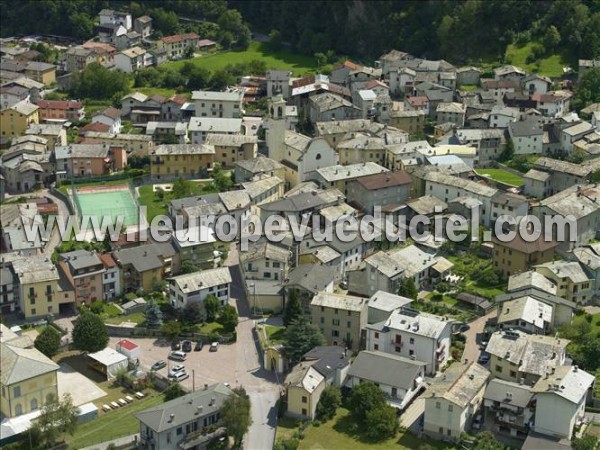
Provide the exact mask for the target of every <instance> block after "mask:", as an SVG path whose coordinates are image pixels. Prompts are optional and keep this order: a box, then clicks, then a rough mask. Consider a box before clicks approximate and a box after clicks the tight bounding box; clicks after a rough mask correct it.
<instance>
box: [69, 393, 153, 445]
mask: <svg viewBox="0 0 600 450" xmlns="http://www.w3.org/2000/svg"><path fill="white" fill-rule="evenodd" d="M146 393H147V394H149V395H148V396H147V397H146V398H143V399H141V400H140V399H137V398H136V399H135V400H134V401H133V403H131V404H129V405H127V406H125V407H123V409H118V410H115V411H110V412H108V413H105V412H104V411H100V412H99V413H98V414H99V416H98V418H97V419H95V420H92V421H90V422H87V423H84V424H82V425H79V426H78V427H77V431H76V432H75V434H74V435H73V436H69V437H68V439H67V442H68V444H69V447H68V448H70V449H71V448H72V449H77V448H83V447H87V446H90V445H94V444H97V443H100V442H104V441H108V440H111V439H116V438H119V437H123V436H128V435H130V434H134V433H137V432H139V422H138V420H137V419H136V417H135V416H134V413H137V412H139V411H142V410H144V409H147V408H151V407H153V406H157V405H159V404H161V403H163V398H162V395H160V394H158V393H156V392H153V391H146Z"/></svg>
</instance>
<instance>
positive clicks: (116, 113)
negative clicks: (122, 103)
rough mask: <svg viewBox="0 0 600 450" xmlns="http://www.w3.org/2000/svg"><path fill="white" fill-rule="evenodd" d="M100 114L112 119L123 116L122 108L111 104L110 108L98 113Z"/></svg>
mask: <svg viewBox="0 0 600 450" xmlns="http://www.w3.org/2000/svg"><path fill="white" fill-rule="evenodd" d="M100 114H101V115H103V116H106V117H110V118H111V119H118V118H119V117H121V110H120V109H117V108H113V107H112V106H110V107H109V108H106V109H105V110H104V111H102V112H101V113H99V114H98V115H100ZM94 115H96V114H94Z"/></svg>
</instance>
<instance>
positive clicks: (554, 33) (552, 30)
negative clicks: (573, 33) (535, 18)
mask: <svg viewBox="0 0 600 450" xmlns="http://www.w3.org/2000/svg"><path fill="white" fill-rule="evenodd" d="M558 44H560V33H559V32H558V29H557V28H556V27H555V26H554V25H550V26H549V27H548V29H547V30H546V33H544V46H545V47H546V50H550V51H553V50H555V49H556V47H558Z"/></svg>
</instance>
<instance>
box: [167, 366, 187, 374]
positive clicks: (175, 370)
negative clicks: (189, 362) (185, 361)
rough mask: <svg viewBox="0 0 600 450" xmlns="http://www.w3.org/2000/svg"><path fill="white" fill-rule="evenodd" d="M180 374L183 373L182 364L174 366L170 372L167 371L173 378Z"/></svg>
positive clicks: (183, 367)
mask: <svg viewBox="0 0 600 450" xmlns="http://www.w3.org/2000/svg"><path fill="white" fill-rule="evenodd" d="M180 372H185V366H183V365H182V364H177V365H176V366H173V368H172V369H171V370H169V376H170V377H174V376H175V375H177V374H178V373H180Z"/></svg>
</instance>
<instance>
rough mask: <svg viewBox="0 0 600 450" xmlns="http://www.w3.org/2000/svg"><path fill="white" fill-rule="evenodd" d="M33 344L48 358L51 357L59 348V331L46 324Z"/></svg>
mask: <svg viewBox="0 0 600 450" xmlns="http://www.w3.org/2000/svg"><path fill="white" fill-rule="evenodd" d="M33 345H34V346H35V348H37V349H38V350H39V351H40V352H42V353H43V354H44V355H46V356H47V357H48V358H52V357H53V356H54V355H56V353H58V349H59V348H60V333H59V332H58V331H57V330H56V329H55V328H54V327H51V326H50V325H46V327H44V329H43V330H42V332H41V333H40V334H38V336H37V337H36V338H35V342H34V343H33Z"/></svg>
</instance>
